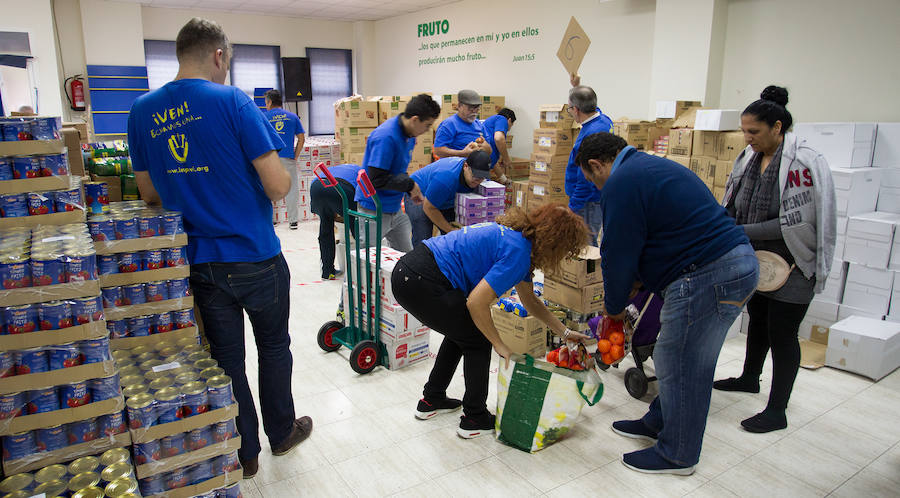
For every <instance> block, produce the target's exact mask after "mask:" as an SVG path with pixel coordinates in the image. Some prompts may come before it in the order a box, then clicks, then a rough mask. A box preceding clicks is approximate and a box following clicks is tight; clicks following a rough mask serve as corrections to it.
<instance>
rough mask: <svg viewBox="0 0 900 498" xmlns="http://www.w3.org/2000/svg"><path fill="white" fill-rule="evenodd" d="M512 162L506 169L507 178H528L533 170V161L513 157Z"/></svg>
mask: <svg viewBox="0 0 900 498" xmlns="http://www.w3.org/2000/svg"><path fill="white" fill-rule="evenodd" d="M511 159H512V162H511V163H510V164H509V166H507V168H506V176H507V178H523V177H527V176H528V174H529V172H530V170H531V160H529V159H526V158H523V157H513V158H511Z"/></svg>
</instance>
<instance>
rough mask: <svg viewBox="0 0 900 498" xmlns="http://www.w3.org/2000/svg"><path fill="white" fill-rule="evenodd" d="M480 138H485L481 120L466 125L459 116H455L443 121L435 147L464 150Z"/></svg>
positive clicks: (436, 136) (435, 137) (436, 135)
mask: <svg viewBox="0 0 900 498" xmlns="http://www.w3.org/2000/svg"><path fill="white" fill-rule="evenodd" d="M478 137H483V138H484V137H485V135H484V125H483V124H482V123H481V121H479V120H477V119H476V120H475V122H474V123H466V122H465V121H463V120H462V119H461V118H460V117H459V115H458V114H454V115H453V116H450V117H449V118H447V119H445V120H443V121H442V122H441V125H440V126H438V129H437V133H435V135H434V146H435V147H449V148H451V149H453V150H462V149H465V148H466V145H469V143H470V142H474V141H475V140H476V139H477V138H478Z"/></svg>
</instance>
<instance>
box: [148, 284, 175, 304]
mask: <svg viewBox="0 0 900 498" xmlns="http://www.w3.org/2000/svg"><path fill="white" fill-rule="evenodd" d="M144 289H145V290H146V293H147V302H155V301H165V300H167V299H169V289H168V287H167V286H166V282H165V281H164V280H163V281H156V282H148V283H147V284H145V286H144Z"/></svg>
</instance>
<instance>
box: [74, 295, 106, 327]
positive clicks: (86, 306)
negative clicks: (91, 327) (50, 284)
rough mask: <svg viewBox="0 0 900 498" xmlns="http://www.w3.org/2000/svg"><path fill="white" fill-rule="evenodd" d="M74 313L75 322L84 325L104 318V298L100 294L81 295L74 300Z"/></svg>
mask: <svg viewBox="0 0 900 498" xmlns="http://www.w3.org/2000/svg"><path fill="white" fill-rule="evenodd" d="M72 315H74V316H75V323H77V324H78V325H84V324H85V323H89V322H99V321H100V320H103V300H102V298H101V297H100V296H94V297H81V298H77V299H75V300H74V301H72Z"/></svg>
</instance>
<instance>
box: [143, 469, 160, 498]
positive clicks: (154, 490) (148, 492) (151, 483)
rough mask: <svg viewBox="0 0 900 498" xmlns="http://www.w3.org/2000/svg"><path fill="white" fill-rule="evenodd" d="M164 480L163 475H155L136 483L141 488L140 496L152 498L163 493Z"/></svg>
mask: <svg viewBox="0 0 900 498" xmlns="http://www.w3.org/2000/svg"><path fill="white" fill-rule="evenodd" d="M164 478H165V475H164V474H156V475H152V476H148V477H145V478H143V479H141V480H140V481H138V482H139V485H140V488H141V494H142V495H144V496H152V495H158V494H162V493H165V492H166V483H165V480H164Z"/></svg>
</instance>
